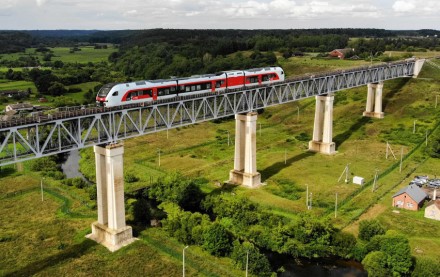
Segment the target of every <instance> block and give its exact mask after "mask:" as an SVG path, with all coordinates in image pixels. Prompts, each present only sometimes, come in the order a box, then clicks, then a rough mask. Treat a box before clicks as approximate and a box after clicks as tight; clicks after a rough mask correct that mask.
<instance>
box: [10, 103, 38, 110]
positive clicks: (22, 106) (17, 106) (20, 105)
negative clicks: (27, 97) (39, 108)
mask: <svg viewBox="0 0 440 277" xmlns="http://www.w3.org/2000/svg"><path fill="white" fill-rule="evenodd" d="M8 106H9V107H10V108H11V109H13V110H20V109H32V108H33V107H34V106H32V105H31V104H28V103H17V104H9V105H8Z"/></svg>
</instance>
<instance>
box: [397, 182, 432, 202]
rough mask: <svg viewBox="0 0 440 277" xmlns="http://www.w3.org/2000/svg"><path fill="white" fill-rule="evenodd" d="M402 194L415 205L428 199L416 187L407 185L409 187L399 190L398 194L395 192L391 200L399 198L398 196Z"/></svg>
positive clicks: (424, 193)
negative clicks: (409, 198)
mask: <svg viewBox="0 0 440 277" xmlns="http://www.w3.org/2000/svg"><path fill="white" fill-rule="evenodd" d="M403 193H406V194H408V195H409V197H411V198H412V199H413V200H414V201H416V202H417V203H420V202H422V201H423V200H424V199H425V198H426V197H428V195H427V194H426V192H424V191H423V190H422V189H421V188H419V187H418V186H417V185H409V186H407V187H405V188H403V189H401V190H399V191H398V192H396V194H394V195H393V198H394V197H396V196H399V195H401V194H403Z"/></svg>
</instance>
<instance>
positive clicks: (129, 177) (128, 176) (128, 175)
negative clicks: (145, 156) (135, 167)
mask: <svg viewBox="0 0 440 277" xmlns="http://www.w3.org/2000/svg"><path fill="white" fill-rule="evenodd" d="M124 181H125V182H126V183H134V182H137V181H139V178H138V177H136V175H134V174H133V173H131V172H127V173H125V174H124Z"/></svg>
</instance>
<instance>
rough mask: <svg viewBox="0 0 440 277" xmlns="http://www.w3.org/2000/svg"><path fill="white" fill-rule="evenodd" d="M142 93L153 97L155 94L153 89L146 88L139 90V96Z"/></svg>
mask: <svg viewBox="0 0 440 277" xmlns="http://www.w3.org/2000/svg"><path fill="white" fill-rule="evenodd" d="M140 95H148V96H150V97H152V96H153V91H152V90H151V89H146V90H143V91H140V92H139V96H140Z"/></svg>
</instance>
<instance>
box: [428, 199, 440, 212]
mask: <svg viewBox="0 0 440 277" xmlns="http://www.w3.org/2000/svg"><path fill="white" fill-rule="evenodd" d="M433 205H435V206H436V207H437V209H439V210H440V199H437V200H435V201H431V202H429V203H428V205H427V206H426V207H430V206H433Z"/></svg>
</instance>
